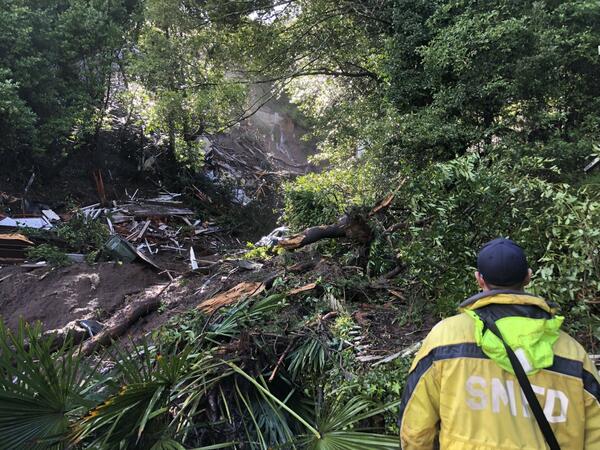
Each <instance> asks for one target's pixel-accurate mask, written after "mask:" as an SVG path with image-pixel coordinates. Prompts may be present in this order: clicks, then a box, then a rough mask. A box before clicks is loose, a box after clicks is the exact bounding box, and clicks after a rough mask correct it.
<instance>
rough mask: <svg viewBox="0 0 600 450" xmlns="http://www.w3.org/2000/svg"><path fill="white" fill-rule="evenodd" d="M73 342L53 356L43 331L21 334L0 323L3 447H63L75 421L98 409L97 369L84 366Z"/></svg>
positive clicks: (22, 331)
mask: <svg viewBox="0 0 600 450" xmlns="http://www.w3.org/2000/svg"><path fill="white" fill-rule="evenodd" d="M81 361H82V357H81V356H79V355H78V354H77V353H76V349H75V348H73V346H72V342H70V341H68V340H67V341H66V342H64V344H63V345H62V346H61V347H60V348H59V349H57V350H55V351H54V340H53V338H51V337H44V336H43V335H42V332H41V327H40V326H30V325H26V324H25V323H23V322H21V323H20V324H19V326H18V329H17V331H16V332H12V331H10V330H9V329H8V328H7V327H6V326H5V325H4V323H2V322H0V374H1V375H0V442H2V445H3V446H4V445H5V446H6V447H5V448H22V449H37V448H44V449H48V448H57V449H58V448H62V446H63V443H64V441H65V439H66V437H67V434H68V431H69V425H70V422H71V420H73V419H75V418H77V417H78V416H80V415H82V414H83V413H84V411H85V410H86V409H87V408H89V407H91V406H93V404H94V402H93V400H90V399H89V397H88V394H89V393H90V391H91V387H92V386H93V385H94V384H95V383H96V382H97V378H96V376H97V375H98V373H97V370H96V368H95V367H89V366H87V365H84V364H81Z"/></svg>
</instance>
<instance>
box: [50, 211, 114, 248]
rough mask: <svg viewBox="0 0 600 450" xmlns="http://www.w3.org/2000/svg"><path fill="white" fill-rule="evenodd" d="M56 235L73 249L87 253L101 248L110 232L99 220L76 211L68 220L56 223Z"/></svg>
mask: <svg viewBox="0 0 600 450" xmlns="http://www.w3.org/2000/svg"><path fill="white" fill-rule="evenodd" d="M56 235H57V237H58V238H59V239H61V240H63V241H65V242H66V243H67V245H68V246H69V248H71V249H72V250H73V251H78V252H82V253H87V252H91V251H94V250H98V249H101V248H102V247H103V246H104V244H105V243H106V241H107V240H108V238H109V236H110V233H109V231H108V228H107V227H106V225H104V223H102V222H101V221H99V220H90V219H88V218H87V217H85V216H84V215H83V214H80V213H77V214H75V215H74V216H73V217H72V218H71V219H70V220H69V221H68V222H66V223H63V224H60V225H58V227H57V228H56Z"/></svg>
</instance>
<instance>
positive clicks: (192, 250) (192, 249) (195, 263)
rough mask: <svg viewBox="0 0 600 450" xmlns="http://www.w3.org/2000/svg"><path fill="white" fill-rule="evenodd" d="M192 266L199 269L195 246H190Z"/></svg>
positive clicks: (193, 268)
mask: <svg viewBox="0 0 600 450" xmlns="http://www.w3.org/2000/svg"><path fill="white" fill-rule="evenodd" d="M190 266H191V267H192V270H198V261H196V254H195V253H194V247H192V246H190Z"/></svg>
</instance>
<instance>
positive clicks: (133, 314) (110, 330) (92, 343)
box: [79, 281, 173, 356]
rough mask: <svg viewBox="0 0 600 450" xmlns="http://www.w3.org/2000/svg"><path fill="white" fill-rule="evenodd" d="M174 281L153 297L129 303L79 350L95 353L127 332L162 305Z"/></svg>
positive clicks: (82, 352) (84, 352)
mask: <svg viewBox="0 0 600 450" xmlns="http://www.w3.org/2000/svg"><path fill="white" fill-rule="evenodd" d="M172 283H173V281H170V282H169V283H167V284H166V285H165V286H164V287H163V288H162V289H161V290H160V292H159V293H158V294H156V295H155V296H153V297H150V298H148V299H144V300H142V301H139V302H134V303H132V304H131V305H127V306H126V307H125V308H123V310H121V311H120V312H119V314H118V315H117V316H116V317H115V318H114V319H113V320H112V321H111V322H112V324H111V325H110V326H108V327H107V328H106V329H104V330H103V331H102V332H101V333H99V334H97V335H96V336H94V337H93V338H92V339H90V340H89V341H87V342H85V343H84V344H83V345H82V347H81V350H79V352H80V353H81V354H83V355H85V356H89V355H91V354H92V353H94V351H96V349H97V348H99V347H107V346H109V345H110V344H111V343H112V342H113V341H114V340H115V339H116V338H118V337H120V336H122V335H123V334H125V332H126V331H127V330H128V329H129V328H130V327H131V326H132V325H133V324H134V323H135V322H137V321H138V320H139V319H140V318H141V317H144V316H147V315H148V314H150V313H152V312H154V311H156V310H157V309H158V308H159V307H160V303H161V300H160V297H161V296H162V294H163V293H164V292H165V291H166V290H167V289H168V288H169V286H171V284H172Z"/></svg>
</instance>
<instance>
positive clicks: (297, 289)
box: [288, 283, 317, 295]
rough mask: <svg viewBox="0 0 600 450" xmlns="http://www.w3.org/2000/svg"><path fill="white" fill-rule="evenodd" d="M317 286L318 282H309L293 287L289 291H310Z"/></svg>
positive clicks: (298, 292) (294, 293)
mask: <svg viewBox="0 0 600 450" xmlns="http://www.w3.org/2000/svg"><path fill="white" fill-rule="evenodd" d="M316 288H317V283H308V284H307V285H305V286H301V287H297V288H295V289H292V290H291V291H290V292H288V295H296V294H301V293H302V292H309V291H312V290H313V289H316Z"/></svg>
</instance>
